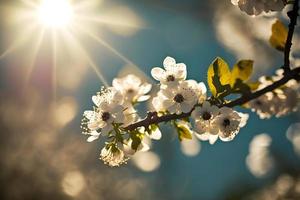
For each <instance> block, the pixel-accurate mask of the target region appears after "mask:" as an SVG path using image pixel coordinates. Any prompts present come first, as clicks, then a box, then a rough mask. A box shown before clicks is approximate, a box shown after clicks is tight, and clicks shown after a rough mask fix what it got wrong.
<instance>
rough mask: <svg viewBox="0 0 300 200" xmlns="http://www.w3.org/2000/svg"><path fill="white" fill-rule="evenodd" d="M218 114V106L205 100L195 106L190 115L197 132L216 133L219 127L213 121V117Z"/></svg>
mask: <svg viewBox="0 0 300 200" xmlns="http://www.w3.org/2000/svg"><path fill="white" fill-rule="evenodd" d="M218 114H219V108H218V107H217V106H215V105H210V103H209V102H208V101H205V102H204V103H203V104H202V106H200V107H196V108H195V110H194V111H193V112H192V117H193V118H194V120H195V130H196V132H197V133H199V134H203V133H210V134H212V135H216V134H218V132H219V128H218V126H217V125H216V123H214V120H215V117H216V116H217V115H218Z"/></svg>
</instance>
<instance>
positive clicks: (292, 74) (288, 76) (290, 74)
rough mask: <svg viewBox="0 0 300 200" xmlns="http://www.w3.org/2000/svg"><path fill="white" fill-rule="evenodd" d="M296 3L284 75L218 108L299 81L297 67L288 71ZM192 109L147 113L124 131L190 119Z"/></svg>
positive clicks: (248, 99)
mask: <svg viewBox="0 0 300 200" xmlns="http://www.w3.org/2000/svg"><path fill="white" fill-rule="evenodd" d="M298 3H299V0H295V2H294V5H293V9H292V10H291V11H289V12H288V16H289V17H290V24H289V31H288V36H287V40H286V44H285V48H284V66H283V69H284V71H285V73H284V76H283V78H282V79H280V80H278V81H275V82H274V83H273V84H271V85H269V86H267V87H265V88H263V89H260V90H258V91H256V92H253V93H250V94H248V95H246V96H242V97H240V98H238V99H236V100H233V101H231V102H229V103H225V104H223V105H220V107H223V106H226V107H235V106H239V105H243V104H245V103H247V102H249V101H251V100H253V99H256V98H258V97H260V96H261V95H263V94H266V93H268V92H271V91H273V90H275V89H276V88H279V87H281V86H283V85H284V84H286V83H287V82H288V81H289V80H292V79H295V80H299V79H300V67H297V68H295V69H293V70H291V69H290V59H289V56H290V51H291V46H292V38H293V35H294V30H295V26H296V23H297V17H298V10H299V5H298ZM194 109H195V107H194V108H193V109H192V110H191V111H190V112H188V113H181V114H179V115H177V114H166V115H162V116H158V115H157V112H148V114H147V116H146V118H144V119H142V120H140V121H138V122H136V123H133V124H131V125H129V126H127V127H125V128H124V129H125V130H127V131H132V130H134V129H136V128H138V127H145V128H148V127H149V126H150V125H151V124H158V123H161V122H169V121H172V120H176V119H184V118H187V117H190V115H191V113H192V111H193V110H194Z"/></svg>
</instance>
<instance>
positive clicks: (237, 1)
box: [231, 0, 286, 15]
mask: <svg viewBox="0 0 300 200" xmlns="http://www.w3.org/2000/svg"><path fill="white" fill-rule="evenodd" d="M231 2H232V4H233V5H236V6H238V7H239V8H240V9H241V11H243V12H246V13H247V14H248V15H259V14H261V13H262V12H270V11H281V10H282V9H283V8H284V6H285V5H286V0H231Z"/></svg>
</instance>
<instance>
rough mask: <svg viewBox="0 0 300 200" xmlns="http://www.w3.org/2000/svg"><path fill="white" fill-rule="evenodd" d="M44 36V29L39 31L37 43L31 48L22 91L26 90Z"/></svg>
mask: <svg viewBox="0 0 300 200" xmlns="http://www.w3.org/2000/svg"><path fill="white" fill-rule="evenodd" d="M44 34H45V29H41V30H40V33H39V35H38V36H37V42H36V44H35V45H34V47H33V52H32V56H31V59H30V63H29V67H28V69H27V71H26V74H25V81H24V91H25V90H26V88H27V86H28V84H29V80H30V77H31V73H32V71H33V68H34V65H35V61H36V57H37V54H38V52H39V49H40V47H41V43H42V41H43V38H44Z"/></svg>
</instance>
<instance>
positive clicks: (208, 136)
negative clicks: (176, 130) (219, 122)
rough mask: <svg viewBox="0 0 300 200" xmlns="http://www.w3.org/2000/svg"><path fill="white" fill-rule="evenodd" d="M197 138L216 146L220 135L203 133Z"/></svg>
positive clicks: (197, 135)
mask: <svg viewBox="0 0 300 200" xmlns="http://www.w3.org/2000/svg"><path fill="white" fill-rule="evenodd" d="M195 135H196V137H197V138H198V139H199V140H201V141H208V142H209V144H214V143H215V142H216V141H217V140H218V138H219V135H212V134H210V133H207V132H206V133H202V134H197V133H196V134H195Z"/></svg>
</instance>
